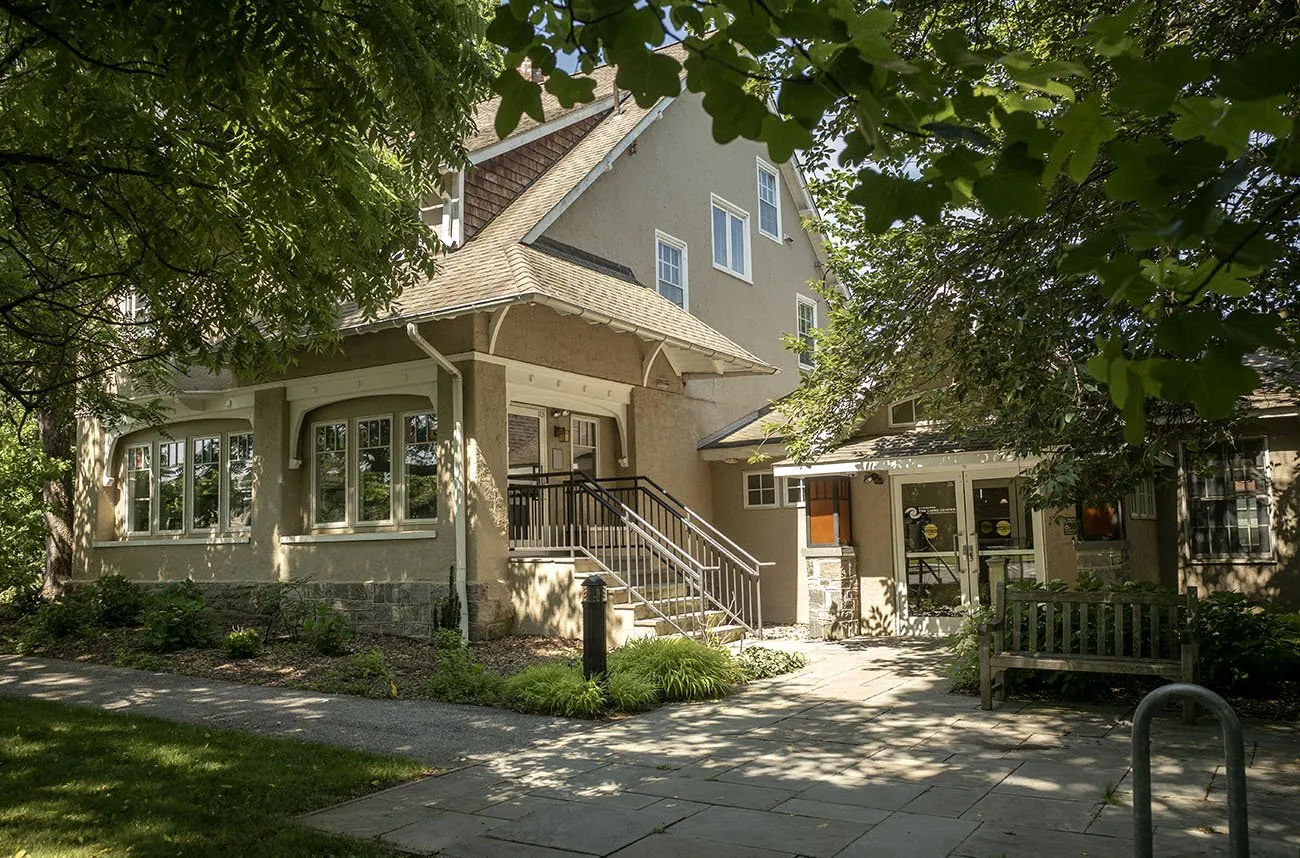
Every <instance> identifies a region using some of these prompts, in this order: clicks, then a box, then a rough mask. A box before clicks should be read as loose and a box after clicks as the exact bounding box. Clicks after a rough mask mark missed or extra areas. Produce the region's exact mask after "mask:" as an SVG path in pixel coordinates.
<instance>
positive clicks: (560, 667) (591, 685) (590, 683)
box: [505, 661, 605, 718]
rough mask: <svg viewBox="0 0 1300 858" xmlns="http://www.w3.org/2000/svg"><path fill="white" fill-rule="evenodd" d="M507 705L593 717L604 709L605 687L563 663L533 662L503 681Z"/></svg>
mask: <svg viewBox="0 0 1300 858" xmlns="http://www.w3.org/2000/svg"><path fill="white" fill-rule="evenodd" d="M505 695H506V699H507V701H508V702H509V705H510V708H512V709H516V710H518V711H520V712H531V713H534V714H538V715H564V716H567V717H570V718H595V717H596V716H598V715H600V713H601V712H603V711H604V710H605V689H604V688H603V687H602V686H601V684H600V681H599V680H597V679H583V677H582V668H580V667H578V666H577V665H569V664H565V663H564V662H558V661H553V662H547V663H545V664H533V665H529V666H528V667H525V668H524V669H523V670H521V671H519V672H518V673H516V674H515V675H514V676H511V677H509V678H508V679H506V681H505Z"/></svg>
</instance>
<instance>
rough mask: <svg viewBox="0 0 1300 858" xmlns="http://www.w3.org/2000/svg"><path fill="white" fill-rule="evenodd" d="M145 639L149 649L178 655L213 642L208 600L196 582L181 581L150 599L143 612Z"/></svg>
mask: <svg viewBox="0 0 1300 858" xmlns="http://www.w3.org/2000/svg"><path fill="white" fill-rule="evenodd" d="M144 639H145V643H146V644H147V645H148V646H149V648H150V649H153V650H157V651H158V652H175V651H176V650H180V649H188V648H191V647H202V646H207V644H208V643H209V642H210V641H211V640H212V624H211V622H209V620H208V600H207V598H206V597H204V595H203V591H202V590H201V589H199V586H198V585H197V584H195V583H194V582H193V581H188V580H186V581H180V582H178V583H176V584H173V585H172V586H170V587H168V588H167V590H166V591H164V592H163V593H162V594H161V595H159V596H155V597H154V598H152V599H150V600H149V601H148V603H147V606H146V607H145V612H144Z"/></svg>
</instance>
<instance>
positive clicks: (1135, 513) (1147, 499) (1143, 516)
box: [1126, 480, 1156, 521]
mask: <svg viewBox="0 0 1300 858" xmlns="http://www.w3.org/2000/svg"><path fill="white" fill-rule="evenodd" d="M1126 500H1127V501H1128V504H1127V508H1128V517H1129V518H1130V519H1132V520H1133V521H1151V520H1154V519H1155V518H1156V486H1155V481H1153V480H1143V481H1142V482H1140V483H1138V484H1137V485H1136V486H1134V487H1133V493H1132V494H1131V495H1129V496H1128V498H1126Z"/></svg>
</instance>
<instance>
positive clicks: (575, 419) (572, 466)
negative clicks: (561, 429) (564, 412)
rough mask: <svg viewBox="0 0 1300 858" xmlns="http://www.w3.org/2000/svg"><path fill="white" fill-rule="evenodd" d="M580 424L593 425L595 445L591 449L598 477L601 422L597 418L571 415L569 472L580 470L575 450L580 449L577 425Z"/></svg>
mask: <svg viewBox="0 0 1300 858" xmlns="http://www.w3.org/2000/svg"><path fill="white" fill-rule="evenodd" d="M579 423H590V424H591V440H592V441H594V442H595V443H594V444H593V445H592V447H591V452H592V456H593V457H594V460H595V463H596V476H597V477H599V476H600V421H599V420H597V419H596V418H595V417H587V416H585V415H582V414H571V415H570V416H569V470H571V471H576V470H578V457H577V455H576V454H575V450H576V449H577V447H578V440H577V439H578V432H577V425H578V424H579Z"/></svg>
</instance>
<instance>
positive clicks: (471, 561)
mask: <svg viewBox="0 0 1300 858" xmlns="http://www.w3.org/2000/svg"><path fill="white" fill-rule="evenodd" d="M459 366H460V368H461V371H462V372H463V373H464V375H465V436H466V445H465V446H466V453H465V456H466V460H467V461H466V469H467V471H468V475H469V510H468V512H469V543H468V546H467V548H468V557H467V558H466V567H467V569H466V579H467V580H466V584H467V587H466V590H467V592H468V598H469V604H468V605H466V606H465V609H466V610H467V611H468V615H469V634H470V638H471V639H474V640H489V639H491V638H495V637H501V636H502V635H505V634H508V633H509V632H510V628H511V626H512V624H513V622H514V610H513V608H512V607H511V601H510V592H509V588H508V587H507V585H506V577H507V565H508V563H509V542H508V541H507V533H506V530H507V526H508V513H507V509H506V474H507V464H508V460H507V450H506V405H507V402H506V371H505V367H503V366H500V365H498V364H495V363H486V362H483V361H473V360H471V361H467V362H465V363H462V364H459Z"/></svg>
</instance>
